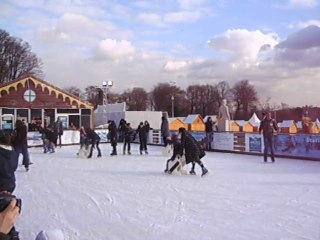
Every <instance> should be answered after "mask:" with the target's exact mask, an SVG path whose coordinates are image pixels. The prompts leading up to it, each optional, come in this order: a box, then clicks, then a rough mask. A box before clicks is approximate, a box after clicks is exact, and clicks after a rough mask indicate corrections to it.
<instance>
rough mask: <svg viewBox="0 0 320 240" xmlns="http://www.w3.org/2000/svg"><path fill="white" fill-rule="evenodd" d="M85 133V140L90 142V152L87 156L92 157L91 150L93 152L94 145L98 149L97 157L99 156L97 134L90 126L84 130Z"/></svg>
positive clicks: (98, 138)
mask: <svg viewBox="0 0 320 240" xmlns="http://www.w3.org/2000/svg"><path fill="white" fill-rule="evenodd" d="M86 133H87V138H86V141H87V142H88V143H90V144H91V148H90V153H89V155H88V158H91V157H92V152H93V148H94V147H96V148H97V150H98V156H97V157H101V150H100V148H99V143H100V137H99V135H98V134H97V133H96V132H95V131H94V130H93V129H91V128H88V129H87V130H86Z"/></svg>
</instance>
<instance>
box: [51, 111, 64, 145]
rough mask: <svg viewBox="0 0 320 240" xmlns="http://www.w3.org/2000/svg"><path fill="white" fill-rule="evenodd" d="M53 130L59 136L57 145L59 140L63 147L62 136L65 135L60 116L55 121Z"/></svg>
mask: <svg viewBox="0 0 320 240" xmlns="http://www.w3.org/2000/svg"><path fill="white" fill-rule="evenodd" d="M53 131H54V133H55V134H56V136H57V140H56V142H55V146H56V147H57V146H58V140H59V147H61V136H62V135H63V124H62V122H61V120H60V117H58V118H57V121H56V122H55V123H54V126H53Z"/></svg>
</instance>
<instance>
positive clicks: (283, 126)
mask: <svg viewBox="0 0 320 240" xmlns="http://www.w3.org/2000/svg"><path fill="white" fill-rule="evenodd" d="M279 126H280V127H279V129H280V132H281V133H297V132H298V127H297V125H296V123H295V122H294V121H293V120H284V121H282V122H281V123H279Z"/></svg>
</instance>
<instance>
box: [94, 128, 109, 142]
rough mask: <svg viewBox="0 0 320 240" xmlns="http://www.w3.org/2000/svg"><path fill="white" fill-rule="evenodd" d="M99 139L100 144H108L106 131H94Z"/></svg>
mask: <svg viewBox="0 0 320 240" xmlns="http://www.w3.org/2000/svg"><path fill="white" fill-rule="evenodd" d="M94 131H95V132H96V133H97V134H98V135H99V137H100V142H102V143H104V142H108V132H109V130H108V129H95V130H94Z"/></svg>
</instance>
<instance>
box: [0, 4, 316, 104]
mask: <svg viewBox="0 0 320 240" xmlns="http://www.w3.org/2000/svg"><path fill="white" fill-rule="evenodd" d="M319 12H320V0H282V1H280V0H279V1H274V0H270V1H261V0H260V1H259V0H244V1H236V0H161V1H160V0H149V1H145V0H130V1H124V0H122V1H121V0H118V1H117V0H104V1H93V0H26V1H20V0H0V28H1V29H3V30H6V31H8V32H9V33H10V34H11V35H12V36H15V37H19V38H22V39H23V40H25V41H27V42H28V43H30V45H31V47H32V51H33V52H34V53H35V54H36V55H37V56H38V57H40V58H41V59H42V62H43V71H44V80H45V81H48V82H49V83H52V84H54V85H56V86H57V87H60V88H64V87H70V86H77V87H79V88H81V89H84V88H85V87H87V86H89V85H97V86H101V85H102V82H103V81H109V80H111V81H113V83H114V84H113V86H112V90H111V91H113V92H117V93H121V92H123V91H124V90H127V89H132V88H133V87H143V88H145V89H146V90H147V91H150V90H152V89H153V87H154V86H156V85H157V84H158V83H170V82H175V84H176V85H177V86H179V87H181V88H182V89H186V87H187V86H189V85H192V84H216V83H218V82H221V81H227V82H228V83H229V85H230V86H231V87H232V86H233V85H234V84H235V83H236V82H239V81H241V80H249V83H250V84H252V85H254V86H255V88H256V90H257V92H258V95H259V98H260V99H261V101H262V102H264V101H266V99H268V98H269V97H270V98H271V101H270V102H271V103H273V104H275V105H280V104H281V103H286V104H289V105H290V106H304V105H313V106H320V94H319V93H318V91H319V89H320V18H319V16H320V15H319Z"/></svg>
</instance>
